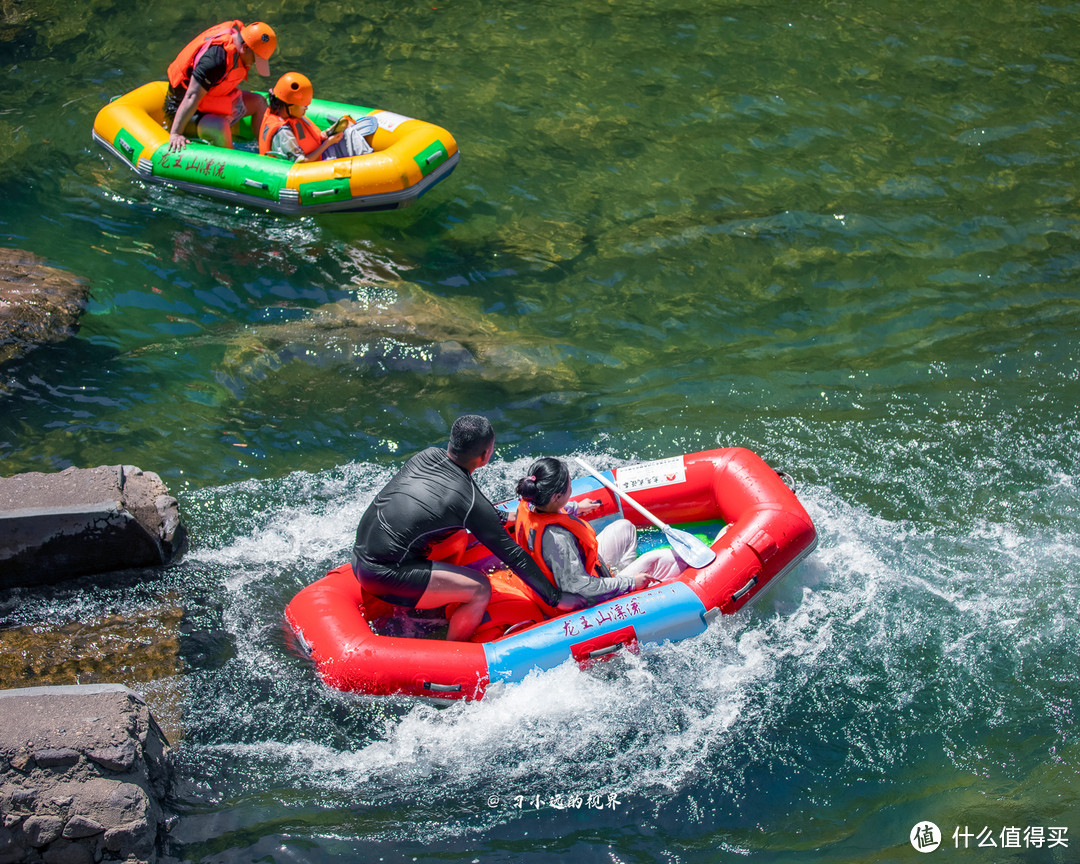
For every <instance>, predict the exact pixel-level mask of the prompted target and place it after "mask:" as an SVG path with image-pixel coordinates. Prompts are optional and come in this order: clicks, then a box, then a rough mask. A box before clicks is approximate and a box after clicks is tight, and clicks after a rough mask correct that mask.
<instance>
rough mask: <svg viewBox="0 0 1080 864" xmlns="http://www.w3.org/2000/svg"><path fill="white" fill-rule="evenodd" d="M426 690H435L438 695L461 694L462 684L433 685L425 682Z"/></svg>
mask: <svg viewBox="0 0 1080 864" xmlns="http://www.w3.org/2000/svg"><path fill="white" fill-rule="evenodd" d="M424 689H425V690H434V691H435V692H436V693H460V692H461V685H460V684H433V683H431V682H430V681H425V682H424Z"/></svg>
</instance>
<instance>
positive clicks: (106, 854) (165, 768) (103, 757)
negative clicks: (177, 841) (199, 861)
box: [0, 684, 171, 864]
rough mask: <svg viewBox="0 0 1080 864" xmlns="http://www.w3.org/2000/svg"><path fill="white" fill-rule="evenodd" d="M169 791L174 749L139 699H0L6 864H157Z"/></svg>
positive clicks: (89, 695)
mask: <svg viewBox="0 0 1080 864" xmlns="http://www.w3.org/2000/svg"><path fill="white" fill-rule="evenodd" d="M170 785H171V769H170V762H169V743H168V741H167V740H166V738H165V735H164V734H163V733H162V732H161V730H160V729H159V728H158V725H157V723H156V722H155V720H154V718H153V716H151V714H150V710H149V709H148V708H147V706H146V703H145V702H144V701H143V699H142V697H141V696H140V695H139V694H138V693H136V692H135V691H133V690H130V689H129V688H127V687H124V686H123V685H119V684H91V685H74V686H67V687H31V688H25V689H19V690H3V691H0V864H14V862H17V861H25V862H30V864H35V862H42V864H95V862H101V861H127V862H129V864H137V862H146V864H154V862H157V861H159V860H160V859H159V855H160V851H159V850H160V846H161V839H162V838H163V836H164V834H165V832H166V831H167V829H168V828H169V827H170V825H171V819H170V817H169V815H168V812H167V809H166V807H165V804H164V802H165V799H166V797H167V796H168V794H169V790H170Z"/></svg>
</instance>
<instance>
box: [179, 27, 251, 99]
mask: <svg viewBox="0 0 1080 864" xmlns="http://www.w3.org/2000/svg"><path fill="white" fill-rule="evenodd" d="M243 26H244V24H243V22H242V21H223V22H222V23H221V24H217V25H215V26H213V27H211V28H210V29H209V30H204V31H203V32H202V33H200V34H199V35H198V36H196V37H195V38H194V39H192V40H191V41H190V42H188V44H187V45H185V46H184V48H183V49H182V50H181V51H180V53H179V54H177V55H176V59H175V60H173V62H172V63H170V64H169V84H170V85H171V86H173V87H176V88H178V89H180V90H187V88H188V87H190V86H191V73H192V72H193V71H194V69H195V64H196V63H198V62H199V58H200V57H201V56H202V54H203V52H204V51H206V49H207V48H209V47H210V46H211V45H220V46H221V47H222V48H224V49H225V60H226V64H227V68H228V70H229V71H228V72H227V73H226V74H225V77H224V78H222V79H221V80H220V81H219V82H218V83H217V84H215V85H214V86H213V87H211V88H210V89H209V90H207V91H206V95H205V96H203V98H202V99H200V100H199V105H198V110H199V111H202V112H203V113H204V114H223V115H225V116H227V117H231V116H232V113H233V104H234V103H235V101H236V96H237V93H238V92H239V89H240V82H241V81H245V80H247V75H248V70H247V67H246V66H245V65H244V64H243V63H241V62H240V52H239V51H238V50H237V48H236V42H235V40H234V39H233V34H234V33H239V32H240V29H241V28H242V27H243Z"/></svg>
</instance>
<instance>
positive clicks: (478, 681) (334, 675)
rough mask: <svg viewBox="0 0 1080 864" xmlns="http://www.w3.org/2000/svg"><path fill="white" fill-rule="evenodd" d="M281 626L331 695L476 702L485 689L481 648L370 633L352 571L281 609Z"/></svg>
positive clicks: (343, 570)
mask: <svg viewBox="0 0 1080 864" xmlns="http://www.w3.org/2000/svg"><path fill="white" fill-rule="evenodd" d="M285 618H286V620H287V621H288V622H289V626H290V627H292V629H293V630H294V631H295V632H296V634H297V635H298V637H299V638H300V639H301V640H302V641H303V643H304V644H305V645H307V647H308V650H309V652H310V654H311V659H312V661H313V662H314V663H315V668H316V671H317V672H318V674H319V677H320V678H321V679H322V681H323V682H324V683H325V684H326V685H327V686H329V687H333V688H335V689H338V690H344V691H346V692H357V693H367V694H372V695H377V696H389V695H393V694H404V695H409V696H432V697H437V698H442V699H462V698H464V699H479V698H480V697H481V696H482V695H483V693H484V690H485V688H486V686H487V681H488V677H487V668H486V661H485V658H484V651H483V648H482V647H481V646H480V645H477V644H474V643H471V642H447V641H446V640H442V639H408V638H403V637H395V636H380V635H378V634H376V633H375V632H373V631H372V629H371V626H370V625H369V624H368V621H367V619H366V618H365V617H364V608H363V594H362V589H361V588H360V583H359V582H358V581H357V580H356V578H355V577H354V576H353V571H352V565H351V564H343V565H342V566H340V567H337V568H336V569H334V570H331V571H330V572H329V573H328V574H327V575H326V576H325V577H324V578H322V579H320V580H318V581H317V582H313V583H312V584H311V585H308V586H307V587H306V588H304V589H302V590H301V591H300V592H299V593H298V594H297V595H296V596H295V597H294V598H293V599H292V600H291V601H290V603H289V605H288V606H287V607H286V608H285Z"/></svg>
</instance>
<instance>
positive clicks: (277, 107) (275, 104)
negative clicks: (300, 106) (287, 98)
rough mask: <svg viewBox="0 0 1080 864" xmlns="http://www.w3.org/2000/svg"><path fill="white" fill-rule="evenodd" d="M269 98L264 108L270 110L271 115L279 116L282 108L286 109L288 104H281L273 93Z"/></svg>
mask: <svg viewBox="0 0 1080 864" xmlns="http://www.w3.org/2000/svg"><path fill="white" fill-rule="evenodd" d="M269 96H270V98H269V99H268V100H267V106H266V107H267V108H269V109H270V113H271V114H280V113H282V109H283V108H286V109H287V108H288V107H289V103H288V102H282V101H281V100H280V99H278V98H277V96H275V95H274V94H273V93H270V94H269Z"/></svg>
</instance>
